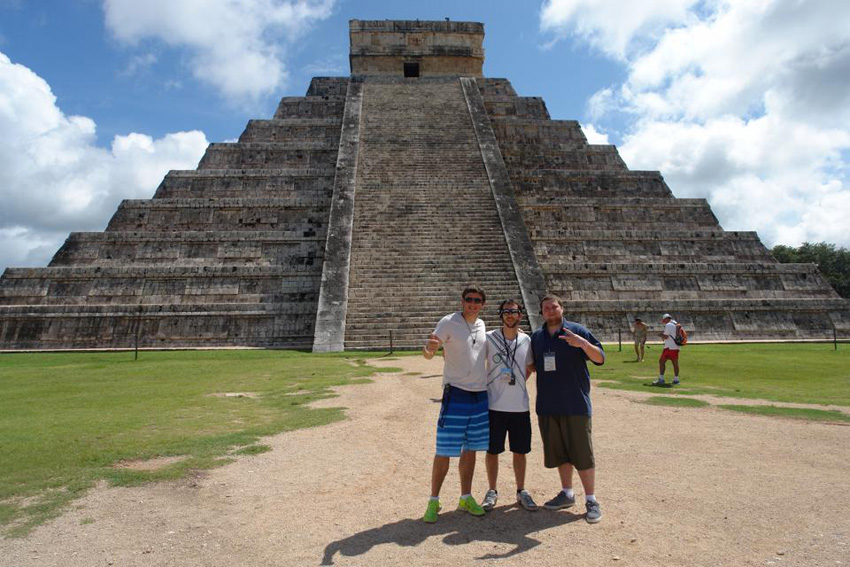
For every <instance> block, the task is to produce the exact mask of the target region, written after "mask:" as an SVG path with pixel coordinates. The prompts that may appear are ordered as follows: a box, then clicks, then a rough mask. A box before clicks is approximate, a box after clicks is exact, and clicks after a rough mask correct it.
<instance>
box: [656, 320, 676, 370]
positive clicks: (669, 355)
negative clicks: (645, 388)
mask: <svg viewBox="0 0 850 567" xmlns="http://www.w3.org/2000/svg"><path fill="white" fill-rule="evenodd" d="M661 322H662V323H664V330H663V331H662V332H661V333H660V334H661V338H662V339H664V350H662V351H661V358H659V359H658V380H656V381H655V382H653V383H652V384H653V385H654V386H663V385H664V371H665V370H666V369H667V361H668V360H669V361H670V362H672V363H673V373H674V374H673V385H674V386H675V385H676V384H678V383H679V345H677V344H676V326H677V325H678V323H676V321H674V320H673V317H671V316H670V314H669V313H665V314H664V316H663V317H662V318H661Z"/></svg>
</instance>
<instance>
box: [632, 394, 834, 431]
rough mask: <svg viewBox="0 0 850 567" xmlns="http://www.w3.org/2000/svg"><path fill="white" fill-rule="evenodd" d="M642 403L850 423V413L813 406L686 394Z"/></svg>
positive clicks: (645, 400)
mask: <svg viewBox="0 0 850 567" xmlns="http://www.w3.org/2000/svg"><path fill="white" fill-rule="evenodd" d="M641 403H644V404H648V405H651V406H667V407H674V408H708V407H713V408H717V409H722V410H729V411H737V412H740V413H748V414H752V415H761V416H765V417H784V418H789V419H802V420H806V421H820V422H824V423H835V424H840V425H844V424H846V425H850V414H846V413H844V412H840V411H836V410H822V409H812V408H798V407H781V406H776V405H772V404H771V405H746V404H717V405H714V404H711V403H709V402H706V401H704V400H700V399H697V398H691V397H685V396H681V397H678V396H652V397H649V398H646V399H644V400H641Z"/></svg>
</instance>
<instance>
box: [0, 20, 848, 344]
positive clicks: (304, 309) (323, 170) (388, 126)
mask: <svg viewBox="0 0 850 567" xmlns="http://www.w3.org/2000/svg"><path fill="white" fill-rule="evenodd" d="M350 39H351V54H350V60H351V76H350V77H341V78H315V79H313V80H312V82H311V84H310V86H309V89H308V90H307V94H306V96H304V97H287V98H284V99H282V100H281V101H280V105H279V106H278V108H277V111H276V112H275V115H274V117H273V118H272V119H270V120H251V121H250V122H249V123H248V125H247V127H246V128H245V131H244V132H243V133H242V135H241V137H240V138H239V141H238V142H236V143H215V144H210V146H209V148H208V149H207V151H206V154H205V155H204V157H203V158H202V159H201V161H200V163H199V164H198V167H197V169H195V170H193V171H172V172H170V173H169V174H168V175H167V176H166V177H165V179H164V180H163V181H162V183H161V185H160V186H159V188H158V189H157V191H156V194H155V195H154V196H153V198H152V199H147V200H126V201H124V202H123V203H122V204H121V205H120V207H119V208H118V210H117V211H116V213H115V215H114V216H113V217H112V219H111V221H110V222H109V225H108V226H107V228H106V230H105V231H103V232H75V233H72V234H71V235H70V236H69V237H68V239H67V241H66V242H65V244H64V245H63V246H62V247H61V249H60V250H59V251H58V252H57V253H56V255H55V256H54V257H53V259H52V261H51V262H50V264H49V266H48V267H46V268H36V269H23V268H9V269H7V270H6V271H5V273H4V274H3V277H2V280H0V349H5V350H16V349H65V348H128V347H133V346H134V345H136V344H138V346H140V347H224V346H246V347H275V348H304V349H310V348H312V349H313V350H317V351H328V350H342V349H343V348H346V349H356V348H387V347H388V346H389V344H390V340H392V341H393V345H394V347H396V348H401V347H414V348H418V347H420V346H421V345H422V343H423V340H424V338H425V337H426V336H427V333H428V331H429V330H430V329H432V328H433V326H434V325H435V323H436V322H437V320H438V319H439V318H440V317H441V316H442V315H443V314H445V313H447V312H450V311H452V310H454V309H456V308H457V306H458V304H459V298H458V294H459V291H460V290H461V289H462V288H463V286H464V285H465V284H466V283H468V282H476V283H479V284H481V285H482V286H483V287H484V289H485V290H486V291H487V293H488V298H489V299H490V301H489V303H488V307H487V309H486V317H485V320H486V321H487V323H488V325H494V324H496V313H495V306H496V304H497V303H498V300H500V299H502V298H506V297H516V298H521V299H522V300H523V301H524V302H525V304H526V305H528V306H529V316H530V318H531V320H532V322H533V323H535V324H537V323H538V322H539V316H538V314H537V302H538V298H539V297H540V296H541V295H543V294H544V293H545V292H546V291H550V292H553V293H557V294H559V295H560V296H562V297H563V298H565V300H566V304H565V311H566V313H567V315H568V317H569V318H571V319H574V320H577V321H579V322H581V323H583V324H585V325H587V326H588V327H589V328H591V329H592V330H593V331H594V333H596V334H597V336H599V337H601V338H602V339H603V340H616V339H617V336H618V332H621V331H622V332H627V330H628V328H629V325H630V323H631V321H632V319H633V317H635V316H641V317H643V318H644V320H647V321H649V322H655V321H656V320H657V319H658V318H659V316H660V315H661V314H662V313H663V312H665V311H669V312H672V313H673V314H675V316H676V317H677V318H678V320H679V321H680V322H682V323H683V324H684V325H685V326H686V328H687V329H688V330H689V331H690V333H691V335H692V338H693V339H694V340H720V339H723V340H735V339H789V340H792V339H812V338H832V334H833V330H835V331H836V332H837V333H838V336H839V337H847V336H848V335H850V310H848V303H847V301H845V300H843V299H841V298H840V297H839V296H838V295H837V294H836V293H835V292H834V291H833V290H832V288H831V287H830V286H829V285H828V284H827V283H826V281H825V280H824V278H823V277H822V276H821V275H820V274H819V273H818V271H817V269H816V267H815V266H813V265H809V264H779V263H778V262H777V261H776V260H775V259H774V258H773V257H772V256H771V254H770V252H769V251H768V250H767V249H766V248H765V247H764V245H763V244H762V243H761V242H760V241H759V239H758V237H757V235H756V234H755V233H753V232H727V231H725V230H723V228H721V227H720V225H719V223H718V221H717V218H716V217H715V216H714V214H713V213H712V211H711V208H710V207H709V205H708V203H707V202H706V201H705V200H703V199H677V198H675V197H673V195H672V193H671V191H670V189H669V188H668V187H667V185H666V184H665V182H664V179H663V178H662V176H661V174H660V173H659V172H655V171H631V170H629V169H628V168H627V167H626V165H625V164H624V163H623V160H622V159H621V158H620V156H619V154H618V153H617V149H616V148H615V147H614V146H607V145H589V144H588V143H587V140H586V138H585V137H584V135H583V134H582V131H581V128H580V127H579V124H578V123H577V122H575V121H567V120H551V119H550V117H549V114H548V112H547V110H546V105H545V104H544V102H543V100H541V99H540V98H535V97H524V96H518V95H517V93H516V92H515V91H514V89H513V88H512V87H511V84H510V82H508V80H506V79H489V78H485V77H484V76H483V74H482V69H483V62H484V50H483V47H482V45H483V40H484V26H483V25H482V24H480V23H473V22H450V21H439V22H426V21H358V20H353V21H351V22H350ZM636 225H640V226H641V227H642V229H641V230H634V228H633V227H634V226H636ZM660 227H663V228H664V230H663V232H662V231H661V230H660Z"/></svg>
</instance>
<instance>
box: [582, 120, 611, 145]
mask: <svg viewBox="0 0 850 567" xmlns="http://www.w3.org/2000/svg"><path fill="white" fill-rule="evenodd" d="M581 129H582V131H583V132H584V137H585V138H587V143H588V144H606V145H607V144H608V143H609V142H608V134H604V133H602V132H600V131H598V130H597V129H596V126H594V125H593V124H582V125H581Z"/></svg>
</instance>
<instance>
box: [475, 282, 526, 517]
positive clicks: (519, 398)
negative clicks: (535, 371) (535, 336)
mask: <svg viewBox="0 0 850 567" xmlns="http://www.w3.org/2000/svg"><path fill="white" fill-rule="evenodd" d="M499 319H500V320H501V321H502V325H501V327H500V328H499V329H496V330H495V331H490V332H489V333H487V398H488V401H489V406H490V447H489V449H487V455H486V456H485V457H484V459H485V460H484V462H485V464H486V465H487V481H488V482H489V485H490V489H489V490H488V491H487V494H486V495H485V496H484V501H483V502H482V503H481V504H482V507H483V508H484V509H485V510H492V509H493V507H494V506H496V502H497V501H498V499H499V491H498V489H497V488H496V482H497V481H498V478H499V455H500V454H502V453H504V452H505V437H506V436H509V438H510V444H511V445H510V446H511V453H513V465H514V477H515V479H516V501H517V502H519V504H520V506H522V507H523V508H525V509H526V510H529V511H534V510H537V504H535V503H534V500H533V499H532V498H531V494H529V493H528V491H527V490H526V489H525V469H526V457H525V456H526V455H527V454H528V453H530V452H531V414H530V413H529V404H528V390H527V389H526V381H527V380H528V367H529V366H531V365H533V364H534V357H533V356H532V354H531V337H529V336H528V335H526V334H525V333H522V332H520V329H519V323H520V321H521V320H522V308H521V307H520V304H519V303H518V302H517V301H516V300H514V299H506V300H504V301H503V302H502V303H501V304H499Z"/></svg>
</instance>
